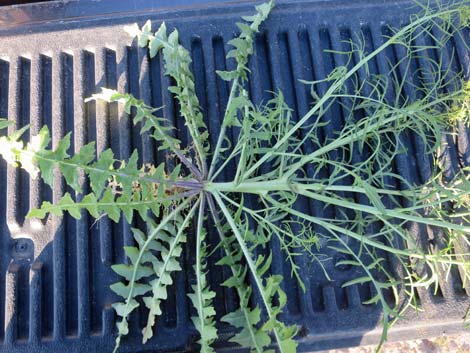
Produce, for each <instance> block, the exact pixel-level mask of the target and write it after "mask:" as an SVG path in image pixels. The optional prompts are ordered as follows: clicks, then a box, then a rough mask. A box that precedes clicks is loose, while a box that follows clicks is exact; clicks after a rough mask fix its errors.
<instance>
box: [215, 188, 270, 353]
mask: <svg viewBox="0 0 470 353" xmlns="http://www.w3.org/2000/svg"><path fill="white" fill-rule="evenodd" d="M207 204H208V205H209V209H210V212H211V215H212V219H213V220H214V224H215V228H216V229H217V233H218V234H219V237H220V241H221V242H222V245H223V247H224V250H225V253H226V254H227V256H231V253H230V249H229V248H228V246H227V243H228V241H227V237H226V236H225V234H224V231H223V230H222V228H221V227H222V223H221V220H220V218H219V214H218V213H217V209H216V208H215V204H214V199H213V198H212V195H211V194H209V193H207ZM230 270H231V271H232V275H233V276H237V275H238V273H237V272H236V270H235V269H234V268H233V266H230ZM235 289H236V291H237V294H238V297H239V298H240V301H241V300H242V299H243V298H244V297H245V296H244V293H243V292H242V290H241V289H240V287H239V286H235ZM245 301H247V300H246V298H245ZM240 310H241V311H242V312H243V316H244V318H245V321H246V325H245V327H246V328H247V329H248V331H249V333H250V338H251V340H252V342H253V345H254V346H255V349H256V353H263V350H262V347H259V346H258V344H257V340H256V332H254V331H253V325H252V324H251V321H250V312H249V310H248V307H247V303H241V302H240Z"/></svg>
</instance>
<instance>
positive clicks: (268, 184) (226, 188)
mask: <svg viewBox="0 0 470 353" xmlns="http://www.w3.org/2000/svg"><path fill="white" fill-rule="evenodd" d="M205 189H206V190H207V191H210V192H212V193H213V192H242V193H250V194H257V195H261V196H267V195H268V194H269V192H276V191H291V192H295V193H297V194H299V195H303V196H306V197H308V198H311V199H314V200H318V201H321V202H324V203H326V204H329V205H335V206H339V207H346V208H349V209H351V210H355V211H359V212H366V213H369V214H372V215H375V216H386V217H394V218H398V219H402V220H405V221H410V222H417V223H420V224H426V225H429V226H436V227H441V228H442V227H444V228H448V229H452V230H456V231H462V232H470V226H464V225H458V224H454V223H451V222H445V221H440V220H437V219H433V218H426V217H421V216H417V215H414V214H412V213H411V212H401V211H400V210H401V209H385V211H384V210H380V209H378V208H376V207H373V206H368V205H362V204H358V203H354V202H350V201H347V200H345V199H341V200H340V199H337V198H335V197H331V196H326V195H322V194H320V193H318V192H311V191H309V190H315V191H320V190H323V189H324V187H323V186H322V185H320V186H316V185H314V184H313V185H312V184H311V185H306V184H301V183H290V182H289V181H288V180H287V179H285V178H282V179H275V180H270V181H256V182H243V183H240V184H238V185H237V184H235V183H234V182H231V183H212V184H206V185H205ZM343 189H344V190H345V191H348V189H347V188H346V187H343ZM352 190H354V188H353V187H351V190H350V191H352ZM364 193H365V191H364Z"/></svg>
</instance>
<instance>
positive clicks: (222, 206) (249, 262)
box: [212, 192, 287, 353]
mask: <svg viewBox="0 0 470 353" xmlns="http://www.w3.org/2000/svg"><path fill="white" fill-rule="evenodd" d="M212 195H213V197H214V198H215V201H216V202H217V204H218V205H219V208H220V210H221V211H222V213H223V214H224V217H225V218H226V220H227V222H228V224H229V225H230V228H231V229H232V232H233V234H234V235H235V238H236V239H237V242H238V244H239V246H240V249H241V250H242V252H243V255H244V257H245V260H246V263H247V265H248V267H249V268H250V271H251V273H252V274H253V278H254V280H255V283H256V287H257V288H258V292H259V293H260V296H261V298H262V300H263V304H264V307H265V309H266V312H267V314H268V317H269V319H273V318H274V316H273V313H272V311H271V305H270V303H269V302H268V298H266V295H265V292H264V291H265V289H264V285H263V283H262V280H261V278H259V277H258V275H257V270H256V264H255V262H254V261H253V259H252V258H251V253H250V250H249V249H248V247H247V245H246V242H245V240H244V238H243V236H242V234H241V233H240V230H239V229H238V226H237V224H236V222H235V220H234V219H233V217H232V215H231V214H230V211H229V210H228V209H227V207H226V206H225V204H224V202H223V201H222V199H221V198H220V195H219V194H218V193H217V192H215V193H212ZM273 331H274V336H275V337H276V342H277V344H278V347H279V350H280V352H281V353H287V352H284V351H283V349H282V339H281V337H280V336H279V333H278V332H277V329H276V328H275V327H273Z"/></svg>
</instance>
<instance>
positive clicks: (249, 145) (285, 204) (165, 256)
mask: <svg viewBox="0 0 470 353" xmlns="http://www.w3.org/2000/svg"><path fill="white" fill-rule="evenodd" d="M428 5H429V4H428ZM273 7H274V2H273V1H271V2H269V3H265V4H261V5H259V6H257V7H256V11H255V13H254V14H253V15H251V16H246V17H243V22H240V23H237V26H238V28H239V30H240V34H239V35H238V36H237V37H236V38H234V39H232V40H230V41H229V44H230V45H231V46H232V50H230V51H229V52H228V54H227V59H228V60H234V61H235V62H236V68H235V69H234V70H232V71H222V72H220V71H219V72H217V73H218V75H219V76H220V77H221V78H222V79H223V80H226V81H228V82H230V84H231V90H230V96H229V99H228V102H227V106H226V108H225V113H224V115H223V116H221V117H220V121H221V128H220V131H218V132H217V133H218V137H217V139H216V140H217V143H216V144H215V145H214V146H210V143H209V132H208V129H207V127H206V125H205V123H204V113H203V111H202V110H201V108H200V105H199V101H198V97H197V95H196V92H195V82H194V76H193V74H192V72H191V69H190V67H191V59H190V55H189V53H188V51H187V50H186V49H185V48H184V47H183V46H182V45H181V44H180V43H179V40H178V31H177V30H176V29H174V30H171V31H169V30H168V29H167V28H166V26H165V23H161V24H160V25H159V27H158V29H157V30H156V31H155V28H152V24H151V23H150V21H148V22H147V23H145V25H144V26H143V27H142V28H139V27H138V26H137V25H134V26H130V27H127V28H126V31H127V32H129V33H130V34H131V35H132V36H134V37H136V38H137V42H138V45H139V46H141V47H144V48H148V54H149V56H150V58H154V57H155V56H157V55H160V56H161V58H162V59H163V62H164V69H165V75H168V76H170V77H171V78H172V79H173V82H174V85H173V86H171V87H170V88H169V90H170V92H171V93H172V94H173V96H174V98H175V99H176V100H177V101H178V103H179V114H180V116H181V118H182V119H184V121H185V128H186V129H187V131H188V133H189V135H190V137H191V139H190V144H189V145H187V146H185V145H183V143H182V142H181V141H180V140H178V139H177V138H176V137H175V133H174V132H175V131H174V128H173V127H172V126H170V124H169V122H168V121H167V120H166V119H164V118H162V117H160V116H159V115H158V113H159V110H158V109H156V108H153V107H150V106H148V105H146V104H145V103H144V102H143V101H142V100H139V99H136V98H135V97H133V96H132V95H130V94H128V93H125V92H116V91H113V90H109V89H106V88H103V90H102V92H101V93H99V94H96V95H93V97H91V98H90V99H89V100H103V101H106V102H110V103H111V102H118V104H122V105H124V108H125V110H126V112H127V113H128V114H132V116H133V120H134V123H135V125H136V126H140V131H141V133H148V134H149V135H150V136H151V137H152V138H153V139H155V140H156V141H157V143H158V144H157V145H158V148H159V149H160V150H164V151H166V152H167V153H168V155H169V156H171V157H172V158H171V162H165V163H162V164H160V165H149V164H147V163H145V164H142V165H139V162H138V161H139V157H138V153H137V151H134V153H133V154H132V156H131V157H130V158H129V159H128V160H125V161H122V160H117V159H116V158H115V157H114V154H113V152H112V151H111V150H106V151H104V152H102V153H101V154H100V156H99V157H98V158H97V157H96V148H95V145H94V143H90V144H88V145H85V146H84V147H83V148H82V149H81V150H80V151H79V152H78V153H76V154H73V155H70V154H69V153H70V152H69V150H70V134H68V135H66V136H65V137H64V138H63V139H62V140H61V141H60V142H59V143H58V145H57V148H55V149H51V148H50V147H49V146H50V144H51V138H50V136H49V131H48V129H47V127H44V128H43V129H42V130H41V131H40V133H39V135H37V136H33V137H31V140H30V141H29V142H28V143H25V142H23V140H22V139H21V137H22V135H23V133H24V132H25V131H26V129H27V127H25V128H23V129H21V130H19V131H13V130H12V129H11V128H10V130H9V134H8V135H7V136H3V137H0V155H1V156H2V157H3V158H4V159H5V160H6V161H7V162H8V163H9V164H11V165H14V166H18V167H21V168H23V169H24V170H26V171H27V172H28V173H29V174H30V176H31V177H32V178H38V177H41V178H42V179H43V180H44V182H45V183H46V184H49V185H52V183H53V179H54V178H53V174H54V172H55V171H59V172H60V173H61V174H62V176H63V178H64V179H65V181H66V183H67V184H68V185H69V186H70V187H71V188H72V189H73V190H74V191H75V193H76V194H75V195H71V194H65V195H64V196H63V198H62V199H61V200H60V201H59V202H58V203H57V204H51V203H49V202H44V203H43V205H42V206H41V207H40V208H39V209H35V210H31V211H30V213H29V214H28V217H37V218H44V217H46V216H47V215H48V214H54V215H57V216H62V215H63V213H64V212H68V213H69V214H70V215H71V216H72V217H75V218H77V219H79V218H80V217H81V215H82V211H83V210H86V211H88V212H89V213H90V214H91V215H92V216H93V217H95V218H98V217H101V216H103V215H106V216H108V217H109V218H111V219H112V220H113V221H115V222H118V221H119V220H120V218H121V217H122V216H123V217H124V219H125V221H126V222H128V223H131V222H132V220H133V219H135V217H138V218H140V219H141V220H142V221H144V222H145V223H146V225H147V227H146V228H147V229H146V231H145V232H144V231H142V230H139V229H134V230H133V235H134V239H135V244H134V246H128V247H125V248H124V251H125V254H126V256H127V258H128V259H129V261H128V264H118V265H114V266H112V267H113V270H114V271H115V272H116V273H117V274H118V275H120V276H121V277H122V280H121V281H119V282H117V283H115V284H113V285H112V286H111V290H113V291H114V292H115V293H116V294H117V295H119V296H120V297H121V298H122V300H121V301H120V302H118V303H115V304H114V309H115V311H116V313H117V315H118V317H119V320H118V323H117V331H118V333H117V338H116V347H115V351H117V350H118V348H119V346H120V345H121V344H125V343H124V341H122V338H123V337H125V336H126V335H127V334H128V333H129V316H130V315H131V314H132V312H133V311H135V310H136V309H137V308H138V307H139V306H145V308H146V312H147V324H146V326H145V328H144V329H143V332H142V337H143V342H144V343H145V342H146V341H147V340H149V339H150V338H151V337H152V336H153V335H154V331H155V323H156V321H157V320H158V317H159V316H160V315H161V314H162V308H161V304H162V302H164V301H165V300H166V299H167V295H168V294H167V291H168V288H169V286H171V285H172V284H173V279H172V275H173V273H174V272H176V271H181V270H182V267H181V253H182V251H183V244H184V243H185V242H186V240H187V238H188V237H194V239H195V241H194V243H195V254H196V256H195V263H194V266H193V268H192V269H186V270H188V271H189V270H191V271H194V274H195V278H196V282H195V283H194V284H193V285H192V287H191V292H190V293H188V296H189V298H190V300H191V303H192V304H193V306H194V308H195V312H196V313H197V315H196V316H194V317H193V318H192V321H193V323H194V326H195V328H196V329H197V331H198V332H199V335H200V338H199V341H198V343H199V345H200V350H201V352H214V348H213V343H214V342H215V341H216V340H217V338H218V325H217V322H216V319H215V316H216V312H215V308H214V305H213V299H214V297H215V292H214V288H211V287H210V284H209V281H208V279H207V272H208V271H211V270H212V269H211V268H210V267H208V259H209V257H210V256H214V255H213V254H214V251H213V250H214V249H212V248H211V247H209V245H208V243H207V241H206V233H207V231H206V228H207V226H208V224H212V225H214V226H215V227H216V229H217V233H218V235H219V240H218V246H217V247H218V248H220V249H222V250H223V251H224V253H225V255H224V256H223V257H222V258H220V259H218V262H217V264H218V265H219V266H225V267H227V268H228V269H229V271H230V274H231V275H230V277H229V278H228V279H227V280H226V281H225V282H224V283H223V285H224V286H226V287H230V288H233V289H234V291H235V292H236V294H237V296H238V301H239V308H238V309H237V310H235V311H234V312H231V313H229V314H227V315H225V316H224V317H222V319H221V320H222V321H223V322H224V323H226V324H229V325H231V326H232V327H233V331H234V332H235V333H234V334H233V336H232V337H231V338H230V341H231V342H234V343H236V344H238V345H240V346H242V347H245V348H248V349H249V350H250V351H251V352H257V353H261V352H274V350H275V349H277V350H279V351H280V352H282V353H292V352H295V351H296V347H297V343H296V341H295V336H296V334H297V332H298V327H296V325H292V324H286V323H284V322H283V321H282V311H283V308H284V307H285V305H286V303H287V300H288V298H287V296H286V294H285V292H284V291H283V289H282V288H283V276H282V275H281V274H278V273H275V272H274V271H273V268H272V266H271V262H272V256H273V255H272V253H271V247H270V244H271V241H272V240H274V239H275V240H276V242H277V243H278V244H280V247H281V250H282V252H283V255H284V256H285V261H287V262H288V263H289V265H290V268H291V269H292V276H293V277H295V278H296V280H297V281H298V282H299V285H300V287H301V288H304V284H303V279H302V276H301V275H300V272H299V265H298V264H297V262H296V259H297V257H298V256H299V255H300V254H302V255H303V256H307V257H309V258H311V260H312V261H317V262H318V263H319V264H320V266H321V265H322V256H327V255H326V254H327V253H328V251H330V252H331V251H332V250H333V251H335V252H337V253H344V254H347V255H348V256H349V257H348V259H345V260H343V261H340V262H339V263H338V265H348V266H354V267H357V268H359V269H360V270H361V273H362V275H361V276H360V277H357V278H353V279H351V281H349V282H347V283H345V284H344V286H351V285H356V284H364V283H369V284H371V286H372V287H373V288H374V293H373V297H372V299H370V300H369V301H368V302H369V303H376V304H378V305H380V306H381V307H382V308H383V317H382V323H383V328H384V329H383V335H382V340H381V343H382V342H383V341H384V340H385V339H386V336H387V330H388V328H389V327H390V326H391V325H392V324H393V323H394V322H395V321H396V319H397V318H398V317H399V316H400V314H401V313H402V312H403V311H404V310H406V309H408V308H409V307H412V306H414V305H415V303H414V301H413V295H414V294H413V293H414V291H415V290H416V288H417V287H430V286H437V285H438V283H439V281H440V279H441V278H442V276H439V274H440V273H443V272H445V271H449V270H450V268H451V267H454V266H455V267H458V268H459V271H460V273H461V275H462V278H463V279H464V281H465V280H466V279H467V278H468V276H469V268H470V266H469V265H470V262H469V257H468V254H465V253H462V251H460V247H461V244H464V243H468V232H469V230H470V226H469V225H468V219H467V218H468V216H469V212H468V201H469V200H470V198H469V194H470V181H469V176H468V171H467V169H466V168H463V169H462V170H461V171H460V172H459V174H458V175H456V176H455V177H454V178H453V179H452V180H445V179H444V178H443V170H442V169H441V168H440V162H439V159H438V158H437V156H438V155H439V151H440V149H442V148H443V146H442V144H441V141H443V136H445V134H449V133H451V132H452V129H453V128H454V126H455V124H456V123H459V124H467V123H468V116H469V111H468V102H469V90H468V84H466V83H465V82H464V80H463V76H462V75H461V74H460V73H458V72H452V71H451V70H450V69H447V68H446V67H443V65H442V60H443V56H442V55H439V56H438V59H435V58H434V59H431V58H430V57H427V56H426V55H423V53H424V52H425V51H427V50H434V51H436V52H442V51H443V50H444V48H446V45H447V43H448V41H449V40H451V38H452V37H453V36H455V35H460V30H461V29H463V28H464V27H467V26H468V24H469V19H470V6H469V3H468V1H457V2H454V3H452V4H451V5H448V6H444V5H442V4H439V3H436V4H435V6H432V7H430V6H421V8H420V10H419V13H418V14H417V15H416V16H412V18H410V22H409V24H407V25H406V26H404V27H402V28H398V29H394V30H391V34H390V36H388V37H384V39H383V43H382V44H381V45H379V46H378V48H377V49H375V50H374V51H372V52H366V51H365V49H364V48H365V45H364V43H363V41H361V38H358V39H357V40H356V41H352V42H351V43H350V51H347V52H344V53H343V55H344V57H345V59H346V60H345V65H344V66H337V67H335V69H334V70H333V71H332V72H331V73H330V74H329V75H328V76H327V77H326V78H324V79H323V80H320V81H315V82H304V83H305V84H307V85H310V87H311V93H312V97H313V99H314V102H313V105H312V106H311V108H310V110H309V111H308V113H307V114H305V115H304V116H301V117H299V118H298V119H295V120H294V118H293V114H292V111H291V109H290V108H289V107H288V106H287V104H286V102H285V101H284V97H283V95H282V92H275V93H273V96H272V99H271V100H270V101H268V102H265V103H264V104H263V105H261V106H257V105H255V104H254V103H252V102H251V101H250V98H249V93H248V88H247V87H248V81H249V79H250V71H249V69H248V63H249V58H250V55H251V54H252V53H253V50H254V39H255V36H256V34H257V33H258V31H259V29H260V26H261V25H262V23H263V22H264V21H265V20H266V18H267V17H268V16H269V13H270V12H271V10H272V9H273ZM430 35H432V36H433V40H434V44H433V45H432V46H431V47H430V46H426V47H423V46H420V45H418V44H416V43H420V42H421V41H420V39H422V38H423V37H425V36H430ZM393 47H400V48H401V49H402V50H404V51H405V52H406V55H405V56H404V57H402V58H400V62H399V63H398V64H397V65H392V64H391V63H387V65H388V69H389V72H387V73H384V74H382V75H373V74H371V73H370V70H369V65H371V63H372V62H373V61H374V60H378V58H380V57H381V55H382V54H383V53H384V52H385V51H386V50H389V49H390V48H393ZM417 59H419V60H421V61H422V62H423V63H424V64H425V65H421V67H426V68H427V69H426V70H424V69H423V70H421V71H419V72H415V71H413V70H412V67H413V66H412V65H411V64H410V63H411V62H412V61H413V60H417ZM398 66H400V68H405V69H404V72H403V71H402V72H401V74H400V75H398V74H397V70H398V69H397V68H398ZM298 79H301V77H299V78H298ZM405 85H411V86H412V87H415V90H416V96H415V97H408V96H407V95H406V92H405V90H404V86H405ZM411 98H412V99H411ZM338 106H340V107H341V109H342V111H343V117H344V119H343V120H344V122H343V125H342V127H341V128H340V129H339V130H335V128H334V127H332V126H331V124H330V121H329V120H328V117H329V116H330V115H329V114H330V113H331V111H332V110H333V109H337V107H338ZM335 107H336V108H335ZM8 126H9V122H8V121H6V120H0V129H5V128H8ZM228 130H233V131H236V132H237V133H236V136H235V139H234V141H233V142H232V143H230V142H229V139H228V137H227V131H228ZM407 134H414V135H416V136H417V138H418V139H420V141H421V144H422V148H423V151H422V152H423V153H425V154H427V155H429V156H430V157H432V158H433V159H434V160H435V163H434V167H433V168H434V169H433V176H432V178H430V180H428V181H427V182H426V183H424V184H423V185H412V184H410V183H409V182H408V181H406V180H405V179H404V178H402V177H401V176H400V175H398V174H397V173H396V172H394V168H393V165H394V163H395V161H396V159H397V158H400V156H403V155H405V154H406V149H405V148H404V143H403V138H404V136H406V135H407ZM358 155H359V156H360V157H361V158H359V159H358V158H356V157H354V156H358ZM228 166H232V167H233V166H235V169H234V170H235V172H234V173H233V174H232V175H233V180H231V181H228V182H222V181H220V176H221V175H222V174H223V173H224V171H225V170H226V168H227V167H228ZM79 171H82V172H83V173H84V174H85V175H86V177H87V180H88V181H89V183H90V186H91V192H90V193H88V194H86V195H81V193H82V188H81V183H80V182H79V177H80V176H79ZM396 184H400V185H402V186H404V187H402V188H400V189H397V188H395V187H392V186H393V185H396ZM78 195H81V197H80V198H78V197H77V196H78ZM300 199H302V200H308V202H309V203H310V204H311V205H313V204H314V203H315V204H320V205H323V206H322V207H320V208H318V207H317V208H313V207H312V210H311V211H308V210H305V209H304V208H301V207H299V202H298V201H299V200H300ZM449 204H452V207H449ZM329 208H335V209H336V212H335V215H333V216H331V213H330V212H327V210H328V209H329ZM338 215H339V216H338ZM411 223H413V224H419V225H421V226H424V227H428V228H430V229H433V230H436V231H439V232H441V233H442V237H443V239H444V240H443V241H444V243H445V244H446V246H445V247H443V248H442V249H438V250H430V249H427V248H425V247H423V246H422V244H420V241H419V239H416V238H415V236H414V235H413V233H412V232H410V231H409V230H408V225H409V224H411ZM191 229H194V230H195V231H191ZM313 230H315V231H313ZM320 239H322V241H320ZM320 244H324V245H323V246H324V248H321V247H320ZM357 249H359V250H357ZM390 258H393V259H394V263H396V264H398V265H397V266H399V267H400V269H397V271H390V270H388V269H387V268H386V266H384V263H385V262H386V261H388V259H390ZM325 276H327V277H328V273H327V272H326V270H325ZM390 294H391V295H392V297H393V298H394V299H393V300H390V299H388V298H389V297H390ZM255 297H256V300H255ZM121 341H122V342H121ZM379 346H380V345H379ZM275 347H276V348H275Z"/></svg>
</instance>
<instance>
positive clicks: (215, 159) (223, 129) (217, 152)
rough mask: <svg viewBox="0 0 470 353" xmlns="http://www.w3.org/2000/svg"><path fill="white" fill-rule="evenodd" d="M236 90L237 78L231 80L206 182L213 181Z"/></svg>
mask: <svg viewBox="0 0 470 353" xmlns="http://www.w3.org/2000/svg"><path fill="white" fill-rule="evenodd" d="M237 88H238V77H237V78H236V79H234V80H233V83H232V88H231V89H230V95H229V97H228V102H227V106H226V107H225V113H224V118H223V120H222V126H221V127H220V131H219V137H218V138H217V144H216V145H215V150H214V154H213V156H212V162H211V166H210V168H209V174H208V176H207V179H208V180H212V179H213V178H212V174H213V173H214V171H215V168H216V167H217V162H218V161H219V157H220V149H221V148H222V143H223V141H224V137H225V132H226V130H227V114H228V112H229V110H230V109H231V105H232V101H233V99H234V98H235V93H236V91H237Z"/></svg>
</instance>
